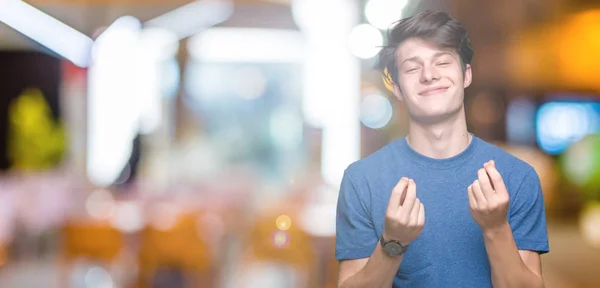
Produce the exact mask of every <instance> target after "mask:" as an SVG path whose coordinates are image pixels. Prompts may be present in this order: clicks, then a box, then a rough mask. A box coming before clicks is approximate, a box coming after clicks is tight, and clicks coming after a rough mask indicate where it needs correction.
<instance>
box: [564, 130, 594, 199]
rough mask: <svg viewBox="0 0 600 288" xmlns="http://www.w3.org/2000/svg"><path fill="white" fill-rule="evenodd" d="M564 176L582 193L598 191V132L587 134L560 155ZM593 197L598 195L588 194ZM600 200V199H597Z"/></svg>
mask: <svg viewBox="0 0 600 288" xmlns="http://www.w3.org/2000/svg"><path fill="white" fill-rule="evenodd" d="M561 166H562V170H563V172H564V174H565V176H566V178H567V179H568V180H569V181H570V182H571V183H573V184H575V185H577V186H578V187H579V188H583V190H584V193H598V192H597V191H600V134H593V135H588V136H586V137H584V138H583V139H581V140H580V141H578V142H576V143H575V144H573V145H572V146H571V147H569V149H568V150H567V151H566V152H565V153H564V154H563V155H562V157H561ZM590 196H592V197H593V198H595V197H599V198H600V194H598V195H590ZM598 200H600V199H598Z"/></svg>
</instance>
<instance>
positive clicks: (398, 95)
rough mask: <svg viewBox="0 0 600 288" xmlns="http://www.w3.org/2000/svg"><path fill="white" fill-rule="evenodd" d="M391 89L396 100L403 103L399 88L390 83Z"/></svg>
mask: <svg viewBox="0 0 600 288" xmlns="http://www.w3.org/2000/svg"><path fill="white" fill-rule="evenodd" d="M392 89H393V90H394V95H395V96H396V98H398V100H400V101H404V97H403V96H402V89H400V86H399V85H398V84H396V83H393V82H392Z"/></svg>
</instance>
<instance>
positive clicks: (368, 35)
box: [348, 24, 383, 59]
mask: <svg viewBox="0 0 600 288" xmlns="http://www.w3.org/2000/svg"><path fill="white" fill-rule="evenodd" d="M348 46H349V48H350V52H352V54H354V56H356V57H358V58H362V59H369V58H372V57H373V56H375V55H377V53H379V51H381V47H382V46H383V36H382V35H381V31H379V30H377V28H375V27H373V26H371V25H369V24H360V25H358V26H356V27H354V28H353V29H352V32H350V36H349V37H348Z"/></svg>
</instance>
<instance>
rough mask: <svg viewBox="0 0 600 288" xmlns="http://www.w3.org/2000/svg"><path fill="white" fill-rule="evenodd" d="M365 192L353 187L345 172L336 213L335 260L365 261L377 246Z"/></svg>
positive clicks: (348, 174) (366, 191) (367, 195)
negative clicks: (362, 259)
mask: <svg viewBox="0 0 600 288" xmlns="http://www.w3.org/2000/svg"><path fill="white" fill-rule="evenodd" d="M365 199H369V194H368V190H367V189H366V187H365V188H363V189H360V188H358V189H357V187H356V186H355V185H354V183H353V181H352V179H351V178H350V173H349V172H348V169H347V170H346V171H345V172H344V177H343V179H342V184H341V186H340V193H339V197H338V203H337V211H336V243H335V246H336V249H335V256H336V259H337V260H348V259H360V258H367V257H370V256H371V254H373V251H374V250H375V247H376V245H377V241H378V239H377V234H376V232H375V228H374V226H373V222H372V221H371V220H370V219H371V217H370V214H371V213H370V211H369V208H368V207H370V205H369V204H368V202H367V201H366V200H365Z"/></svg>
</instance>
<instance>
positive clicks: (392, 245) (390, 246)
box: [384, 242, 402, 255]
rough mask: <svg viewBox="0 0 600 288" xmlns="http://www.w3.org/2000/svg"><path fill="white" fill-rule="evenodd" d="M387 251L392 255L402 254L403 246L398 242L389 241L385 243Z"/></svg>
mask: <svg viewBox="0 0 600 288" xmlns="http://www.w3.org/2000/svg"><path fill="white" fill-rule="evenodd" d="M384 248H385V251H386V252H387V253H388V254H390V255H400V254H401V253H402V246H400V244H398V243H396V242H389V243H387V244H385V247H384Z"/></svg>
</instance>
